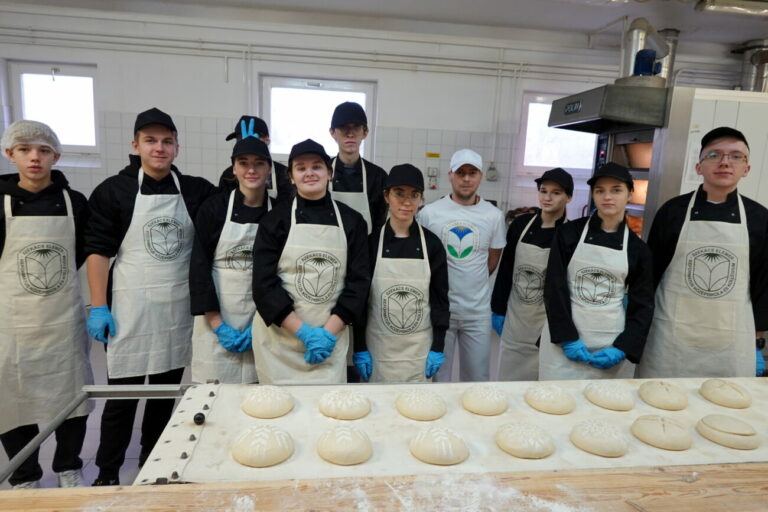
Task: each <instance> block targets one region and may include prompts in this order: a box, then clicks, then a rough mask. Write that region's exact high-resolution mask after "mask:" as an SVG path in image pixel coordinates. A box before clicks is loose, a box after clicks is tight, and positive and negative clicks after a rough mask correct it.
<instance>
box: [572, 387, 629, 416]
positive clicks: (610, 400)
mask: <svg viewBox="0 0 768 512" xmlns="http://www.w3.org/2000/svg"><path fill="white" fill-rule="evenodd" d="M584 396H585V397H587V400H589V401H590V402H592V403H593V404H595V405H597V406H598V407H602V408H603V409H610V410H612V411H629V410H630V409H632V408H633V407H634V406H635V399H634V398H632V393H631V392H630V391H629V388H628V387H627V386H626V385H625V384H624V383H622V382H618V381H614V380H606V381H600V382H592V383H591V384H589V385H588V386H587V387H586V389H585V390H584Z"/></svg>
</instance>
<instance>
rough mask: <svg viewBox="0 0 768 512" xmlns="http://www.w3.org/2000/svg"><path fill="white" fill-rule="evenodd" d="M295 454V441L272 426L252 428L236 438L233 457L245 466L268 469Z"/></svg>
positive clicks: (233, 445) (284, 432) (286, 433)
mask: <svg viewBox="0 0 768 512" xmlns="http://www.w3.org/2000/svg"><path fill="white" fill-rule="evenodd" d="M292 454H293V439H291V436H290V434H288V432H286V431H284V430H280V429H278V428H275V427H272V426H270V425H260V426H258V427H252V428H250V429H248V430H246V431H245V432H243V433H242V434H240V435H239V436H237V438H235V442H234V443H233V444H232V456H233V457H234V458H235V460H236V461H237V462H239V463H240V464H242V465H244V466H251V467H254V468H266V467H268V466H274V465H275V464H280V463H281V462H283V461H284V460H286V459H287V458H288V457H290V456H291V455H292Z"/></svg>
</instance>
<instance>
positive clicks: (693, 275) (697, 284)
mask: <svg viewBox="0 0 768 512" xmlns="http://www.w3.org/2000/svg"><path fill="white" fill-rule="evenodd" d="M738 263H739V259H738V258H737V257H736V255H735V254H733V253H732V252H731V251H729V250H728V249H723V248H722V247H717V246H712V245H710V246H706V247H699V248H698V249H694V250H693V251H691V252H689V253H688V254H687V255H686V256H685V283H686V284H687V285H688V288H690V289H691V291H692V292H693V293H695V294H696V295H698V296H700V297H704V298H706V299H717V298H719V297H722V296H724V295H727V294H728V293H729V292H730V291H731V290H733V287H734V286H735V285H736V269H737V268H738Z"/></svg>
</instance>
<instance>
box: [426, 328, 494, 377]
mask: <svg viewBox="0 0 768 512" xmlns="http://www.w3.org/2000/svg"><path fill="white" fill-rule="evenodd" d="M502 318H503V317H502ZM444 362H445V354H443V353H442V352H433V351H432V350H430V351H429V354H427V369H426V371H425V372H424V374H425V375H426V376H427V378H428V379H429V378H432V376H433V375H434V374H436V373H437V372H438V370H440V367H441V366H443V363H444Z"/></svg>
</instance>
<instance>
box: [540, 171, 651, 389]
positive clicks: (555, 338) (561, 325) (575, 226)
mask: <svg viewBox="0 0 768 512" xmlns="http://www.w3.org/2000/svg"><path fill="white" fill-rule="evenodd" d="M587 183H588V184H589V186H590V187H591V191H590V192H591V197H592V200H593V201H594V203H595V206H596V207H597V211H596V213H595V214H594V215H592V216H589V217H582V218H581V219H578V220H575V221H573V222H568V223H567V224H563V225H562V226H560V227H559V228H558V229H557V230H556V231H555V237H554V240H553V241H552V249H551V250H550V253H549V259H548V263H547V274H546V278H545V280H544V305H545V306H546V312H547V323H546V324H545V328H544V332H543V333H542V336H541V346H540V347H539V348H540V352H539V379H540V380H565V379H610V378H631V377H632V375H633V373H634V365H633V364H631V363H637V362H638V361H639V360H640V357H641V356H642V354H643V346H644V345H645V339H646V336H647V335H648V329H649V327H650V323H651V318H652V316H653V269H652V268H651V265H652V259H651V253H650V250H649V249H648V246H646V245H645V243H644V242H643V241H642V240H640V238H638V237H637V235H635V234H634V233H633V232H632V230H631V229H629V228H628V227H627V225H626V221H625V207H626V205H627V203H628V202H629V199H630V197H631V196H632V189H633V181H632V176H631V175H630V174H629V171H628V170H627V168H626V167H623V166H621V165H618V164H615V163H613V162H610V163H608V164H606V165H604V166H602V167H600V168H599V169H598V170H597V171H595V174H594V175H593V176H592V178H590V179H589V181H587ZM625 295H627V299H626V304H627V305H626V306H625V305H624V304H623V302H624V300H625V299H624V297H625Z"/></svg>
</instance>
